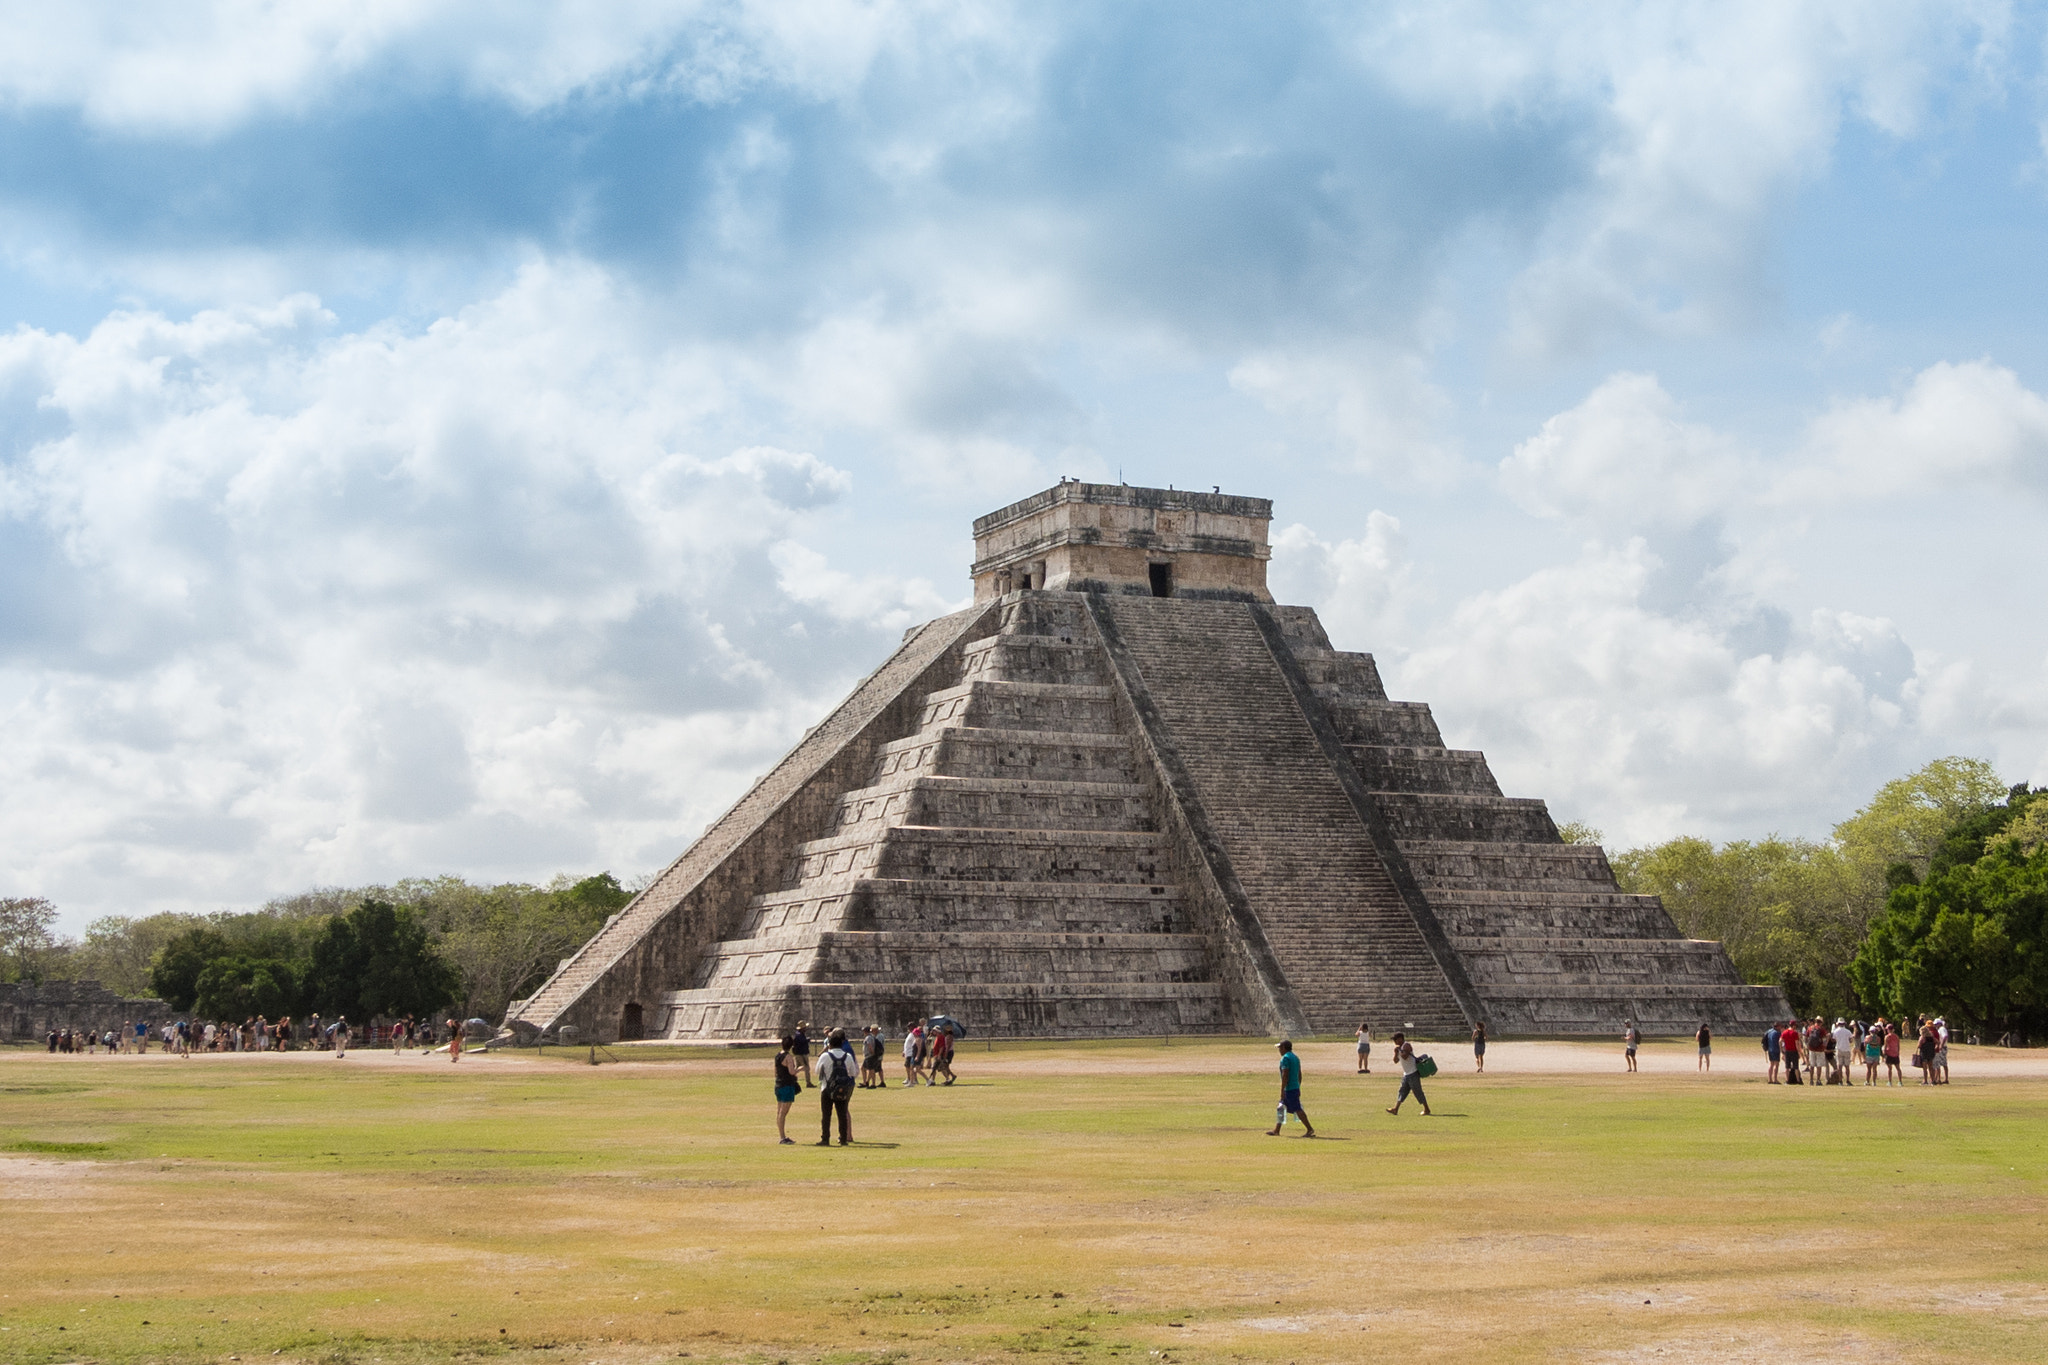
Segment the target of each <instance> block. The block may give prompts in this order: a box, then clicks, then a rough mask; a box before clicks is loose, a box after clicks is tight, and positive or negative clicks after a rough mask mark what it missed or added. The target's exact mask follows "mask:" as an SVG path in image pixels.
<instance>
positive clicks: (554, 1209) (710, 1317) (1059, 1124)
mask: <svg viewBox="0 0 2048 1365" xmlns="http://www.w3.org/2000/svg"><path fill="white" fill-rule="evenodd" d="M1522 1046H1526V1047H1528V1048H1530V1049H1531V1051H1530V1052H1529V1053H1528V1054H1527V1055H1526V1056H1524V1055H1523V1054H1522V1053H1520V1052H1518V1047H1522ZM1436 1051H1437V1053H1438V1056H1439V1058H1440V1059H1443V1060H1445V1061H1446V1074H1445V1075H1443V1076H1440V1077H1439V1078H1437V1079H1436V1080H1435V1081H1433V1082H1432V1083H1431V1091H1432V1094H1431V1098H1432V1100H1433V1101H1434V1104H1435V1107H1436V1109H1437V1117H1434V1118H1429V1119H1424V1118H1422V1117H1421V1116H1420V1114H1419V1112H1417V1111H1416V1110H1415V1108H1414V1107H1413V1106H1412V1105H1411V1106H1410V1107H1409V1109H1407V1110H1405V1111H1404V1112H1403V1114H1402V1115H1401V1116H1400V1117H1399V1118H1398V1119H1395V1118H1389V1117H1388V1116H1387V1115H1386V1114H1385V1113H1383V1112H1382V1109H1383V1107H1384V1106H1385V1105H1386V1104H1387V1103H1389V1102H1390V1101H1391V1099H1392V1090H1393V1086H1392V1084H1391V1083H1390V1081H1389V1080H1388V1078H1386V1077H1385V1076H1382V1075H1379V1074H1375V1075H1373V1076H1372V1077H1369V1078H1360V1077H1355V1076H1353V1075H1351V1074H1349V1073H1350V1071H1351V1065H1350V1061H1349V1056H1348V1049H1347V1048H1344V1047H1343V1046H1341V1045H1323V1046H1317V1047H1314V1048H1309V1049H1305V1053H1306V1055H1307V1058H1308V1063H1309V1067H1308V1071H1309V1075H1308V1085H1307V1090H1306V1093H1305V1098H1306V1101H1307V1104H1308V1108H1309V1110H1310V1113H1311V1115H1312V1116H1313V1117H1314V1119H1315V1121H1316V1123H1317V1126H1318V1128H1319V1129H1320V1130H1321V1131H1322V1132H1323V1133H1325V1134H1327V1137H1326V1138H1318V1139H1317V1140H1315V1141H1307V1140H1303V1139H1301V1138H1300V1137H1299V1136H1297V1135H1298V1133H1299V1131H1300V1130H1299V1129H1298V1128H1293V1127H1290V1129H1289V1130H1288V1135H1287V1136H1285V1137H1283V1138H1268V1137H1265V1136H1263V1135H1262V1128H1263V1127H1264V1126H1266V1125H1269V1124H1270V1123H1271V1120H1272V1114H1273V1094H1274V1082H1273V1081H1272V1080H1271V1079H1269V1077H1268V1074H1267V1072H1268V1068H1269V1067H1270V1066H1271V1064H1272V1052H1271V1049H1270V1047H1269V1046H1268V1045H1266V1044H1262V1043H1259V1042H1256V1041H1250V1042H1232V1043H1203V1044H1198V1045H1183V1044H1181V1043H1176V1044H1175V1045H1174V1046H1173V1047H1171V1048H1161V1047H1159V1046H1158V1045H1157V1044H1148V1045H1128V1046H1092V1047H1071V1048H1069V1047H1054V1046H1039V1047H1025V1046H1012V1047H1003V1048H999V1049H998V1050H997V1051H996V1052H994V1053H993V1054H987V1053H982V1052H979V1051H973V1050H970V1051H968V1052H966V1053H964V1054H963V1057H962V1060H961V1072H962V1081H961V1083H960V1084H959V1085H957V1086H954V1087H952V1088H950V1089H939V1090H925V1089H920V1090H918V1091H916V1092H905V1091H903V1090H900V1089H894V1088H892V1089H890V1090H888V1091H886V1092H880V1093H868V1092H863V1093H861V1094H860V1095H859V1096H858V1097H857V1098H856V1100H855V1103H854V1110H855V1122H856V1134H855V1136H856V1137H857V1138H858V1139H861V1140H862V1141H861V1145H859V1146H856V1147H854V1148H851V1149H844V1148H838V1147H834V1148H833V1149H831V1150H830V1151H823V1150H820V1149H818V1148H816V1147H813V1146H810V1145H808V1144H809V1143H810V1142H812V1141H814V1140H815V1139H816V1136H817V1133H816V1123H817V1108H816V1102H815V1099H814V1098H813V1097H812V1092H806V1095H805V1097H804V1099H803V1100H802V1101H800V1102H799V1104H798V1107H797V1109H796V1111H795V1112H794V1113H793V1115H792V1120H791V1136H793V1137H798V1138H799V1139H800V1140H801V1141H802V1142H803V1143H804V1144H805V1145H800V1146H795V1147H780V1146H777V1145H776V1144H775V1142H774V1130H773V1105H772V1101H770V1100H769V1097H768V1095H767V1085H766V1081H765V1073H766V1069H767V1058H766V1056H765V1054H739V1055H733V1054H726V1053H720V1054H710V1055H687V1054H685V1055H680V1056H678V1055H676V1054H662V1053H639V1052H635V1053H632V1054H630V1055H631V1056H632V1057H633V1060H632V1061H631V1062H630V1063H629V1064H627V1065H619V1066H610V1065H607V1066H601V1067H591V1066H588V1065H585V1064H582V1060H581V1056H580V1055H579V1054H571V1055H568V1056H559V1055H555V1054H550V1055H549V1056H548V1057H547V1058H545V1059H534V1058H532V1057H530V1056H528V1057H523V1058H508V1057H505V1056H502V1055H492V1056H488V1057H471V1058H469V1059H466V1060H465V1061H464V1062H463V1064H462V1065H461V1066H459V1067H455V1066H450V1065H448V1064H447V1062H446V1061H445V1060H444V1059H431V1060H429V1059H419V1058H408V1059H402V1060H399V1059H390V1058H388V1057H382V1056H371V1057H362V1056H356V1057H351V1058H349V1059H348V1060H347V1061H344V1062H339V1063H337V1062H336V1061H334V1060H333V1059H332V1058H324V1057H305V1058H288V1057H240V1058H218V1057H210V1058H197V1059H194V1060H192V1061H190V1062H180V1061H176V1060H174V1059H170V1058H164V1057H158V1056H150V1057H146V1058H125V1057H124V1058H104V1057H102V1058H95V1059H70V1058H52V1057H49V1056H47V1055H45V1054H42V1053H36V1052H6V1053H0V1229H4V1233H5V1237H4V1242H0V1248H4V1249H0V1361H7V1362H66V1361H108V1362H127V1361H186V1360H209V1361H214V1360H226V1359H235V1358H239V1359H240V1360H242V1361H267V1360H278V1361H323V1362H324V1361H334V1362H343V1361H347V1362H366V1363H368V1362H391V1363H392V1365H397V1363H398V1362H411V1361H420V1360H445V1359H457V1358H476V1357H482V1358H491V1359H505V1360H520V1361H525V1360H548V1361H575V1362H579V1365H580V1362H589V1361H604V1362H613V1361H619V1362H637V1361H643V1360H654V1359H676V1358H678V1357H683V1356H688V1357H690V1358H692V1359H693V1360H698V1361H705V1360H711V1361H726V1360H732V1361H760V1362H776V1361H792V1362H795V1361H803V1362H813V1361H834V1362H856V1361H860V1362H864V1361H906V1362H908V1361H955V1360H993V1359H1013V1358H1029V1359H1033V1360H1043V1361H1047V1362H1052V1361H1061V1360H1084V1361H1105V1360H1129V1361H1145V1362H1148V1363H1149V1362H1151V1361H1158V1360H1172V1361H1188V1362H1197V1361H1212V1360H1214V1361H1221V1360H1246V1361H1276V1362H1285V1361H1351V1360H1358V1359H1362V1358H1370V1357H1377V1356H1381V1355H1392V1354H1398V1355H1400V1356H1401V1357H1403V1358H1416V1359H1423V1360H1435V1359H1443V1360H1459V1361H1471V1360H1516V1361H1519V1360H1551V1359H1561V1360H1621V1361H1634V1360H1644V1361H1649V1360H1658V1361H1677V1360H1715V1361H1725V1360H1737V1361H1741V1360H1757V1361H1766V1360H1767V1361H1788V1360H1807V1359H1811V1360H1831V1361H1833V1360H1851V1361H1854V1360H1904V1361H1958V1362H1987V1361H2021V1360H2042V1359H2048V1223H2044V1217H2043V1215H2044V1213H2048V1202H2044V1178H2048V1124H2044V1118H2048V1066H2044V1067H2042V1068H2040V1069H2039V1072H2038V1074H2028V1069H2027V1068H2024V1067H2022V1068H2021V1069H2020V1074H2012V1075H2007V1076H2004V1077H1999V1078H1983V1077H1978V1078H1976V1079H1973V1078H1972V1073H1971V1065H1972V1060H1971V1059H1972V1056H1973V1054H1976V1055H1981V1056H1983V1057H1985V1058H1990V1057H1992V1055H1993V1054H1990V1053H1988V1052H1983V1053H1978V1050H1971V1049H1959V1050H1958V1053H1957V1061H1956V1065H1955V1071H1956V1077H1957V1083H1956V1084H1955V1085H1952V1086H1950V1087H1947V1088H1945V1089H1928V1088H1923V1087H1918V1086H1909V1087H1907V1088H1905V1089H1900V1090H1882V1089H1880V1090H1863V1089H1855V1090H1849V1091H1843V1090H1839V1089H1836V1090H1800V1091H1788V1090H1786V1089H1785V1088H1783V1087H1777V1088H1771V1087H1766V1086H1764V1085H1763V1084H1761V1079H1760V1076H1759V1075H1758V1074H1757V1073H1758V1071H1759V1066H1758V1065H1757V1064H1755V1063H1752V1062H1751V1060H1750V1058H1749V1057H1748V1055H1747V1054H1746V1053H1745V1052H1740V1051H1734V1050H1733V1049H1730V1051H1733V1052H1734V1055H1732V1056H1724V1057H1723V1058H1721V1059H1720V1060H1721V1064H1722V1066H1723V1068H1724V1070H1723V1071H1722V1072H1721V1073H1718V1074H1717V1075H1715V1076H1714V1077H1712V1078H1709V1079H1700V1078H1697V1077H1695V1076H1694V1075H1693V1074H1692V1070H1691V1065H1692V1064H1691V1059H1690V1057H1689V1055H1687V1054H1686V1053H1684V1052H1683V1051H1682V1050H1681V1049H1680V1048H1679V1047H1677V1046H1676V1045H1669V1046H1663V1047H1652V1048H1650V1049H1648V1050H1647V1053H1646V1059H1647V1060H1646V1065H1647V1067H1648V1068H1649V1069H1648V1071H1647V1072H1646V1074H1643V1075H1641V1076H1637V1077H1632V1078H1631V1077H1624V1076H1622V1075H1621V1074H1619V1070H1618V1061H1617V1060H1615V1059H1614V1058H1613V1057H1612V1056H1611V1054H1612V1051H1613V1049H1611V1048H1594V1047H1591V1046H1590V1045H1588V1047H1587V1048H1586V1049H1585V1050H1584V1051H1583V1052H1581V1053H1578V1054H1576V1055H1577V1056H1579V1057H1580V1058H1581V1059H1582V1060H1581V1063H1580V1065H1597V1066H1599V1067H1602V1068H1609V1067H1612V1068H1614V1069H1613V1070H1611V1071H1609V1070H1602V1071H1600V1072H1597V1073H1592V1074H1587V1073H1584V1072H1583V1071H1581V1072H1577V1073H1575V1072H1574V1071H1573V1070H1572V1069H1571V1068H1570V1067H1566V1068H1563V1069H1559V1070H1553V1071H1550V1072H1545V1073H1532V1072H1531V1071H1530V1070H1528V1069H1527V1067H1530V1066H1534V1065H1537V1064H1539V1063H1541V1064H1546V1065H1547V1064H1553V1063H1554V1062H1555V1059H1556V1057H1557V1056H1559V1055H1562V1054H1565V1053H1569V1052H1571V1049H1564V1048H1559V1047H1556V1046H1555V1045H1552V1046H1551V1047H1549V1048H1548V1050H1547V1051H1544V1056H1545V1057H1548V1058H1549V1059H1550V1060H1549V1062H1542V1061H1541V1059H1540V1058H1538V1057H1537V1055H1536V1054H1537V1052H1538V1051H1543V1049H1541V1048H1540V1047H1539V1046H1538V1045H1517V1044H1513V1043H1497V1044H1496V1045H1495V1048H1494V1051H1493V1055H1492V1056H1491V1057H1490V1058H1489V1065H1490V1066H1491V1067H1492V1068H1493V1069H1494V1071H1495V1074H1492V1075H1488V1076H1486V1077H1483V1078H1475V1077H1472V1076H1470V1075H1469V1074H1462V1073H1465V1072H1468V1071H1469V1067H1470V1059H1469V1056H1467V1055H1465V1053H1464V1052H1463V1050H1462V1049H1459V1048H1456V1047H1454V1046H1452V1045H1442V1046H1440V1047H1438V1048H1437V1049H1436ZM2003 1056H2004V1057H2005V1058H2006V1059H2011V1058H2012V1057H2013V1054H2003ZM2027 1060H2031V1058H2030V1057H2029V1058H2028V1059H2027ZM1518 1062H1520V1063H1523V1064H1524V1066H1525V1069H1524V1070H1522V1071H1519V1072H1518V1071H1517V1069H1516V1068H1517V1064H1518ZM359 1063H360V1064H359ZM2009 1069H2010V1068H2009ZM1731 1073H1732V1074H1731Z"/></svg>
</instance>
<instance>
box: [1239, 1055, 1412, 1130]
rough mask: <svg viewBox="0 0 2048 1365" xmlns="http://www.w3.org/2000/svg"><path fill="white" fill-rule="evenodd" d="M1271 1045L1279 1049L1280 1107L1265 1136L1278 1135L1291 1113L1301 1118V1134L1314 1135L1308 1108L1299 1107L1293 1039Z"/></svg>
mask: <svg viewBox="0 0 2048 1365" xmlns="http://www.w3.org/2000/svg"><path fill="white" fill-rule="evenodd" d="M1394 1036H1395V1037H1397V1038H1398V1037H1400V1035H1399V1034H1395V1035H1394ZM1273 1046H1274V1047H1277V1048H1279V1049H1280V1108H1279V1109H1278V1110H1277V1111H1276V1112H1275V1113H1274V1115H1273V1126H1272V1127H1271V1128H1269V1129H1267V1130H1266V1136H1267V1137H1279V1136H1280V1129H1281V1127H1282V1126H1283V1125H1285V1124H1286V1122H1287V1116H1288V1115H1289V1114H1293V1115H1295V1116H1296V1117H1298V1118H1299V1119H1300V1120H1301V1126H1302V1128H1303V1129H1304V1130H1305V1131H1304V1132H1303V1133H1302V1136H1303V1137H1314V1136H1315V1135H1316V1126H1315V1125H1314V1124H1313V1123H1310V1122H1309V1121H1308V1110H1306V1109H1304V1108H1302V1107H1301V1058H1300V1057H1298V1056H1296V1055H1295V1053H1294V1040H1293V1039H1292V1038H1282V1039H1281V1040H1280V1041H1279V1042H1277V1043H1275V1044H1273Z"/></svg>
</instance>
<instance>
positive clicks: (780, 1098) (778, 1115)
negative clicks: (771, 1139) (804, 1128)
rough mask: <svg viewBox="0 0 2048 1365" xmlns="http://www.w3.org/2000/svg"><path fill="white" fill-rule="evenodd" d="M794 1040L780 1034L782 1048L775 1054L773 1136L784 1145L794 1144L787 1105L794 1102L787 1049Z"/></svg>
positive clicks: (793, 1077) (795, 1087) (793, 1074)
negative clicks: (790, 1131) (790, 1132)
mask: <svg viewBox="0 0 2048 1365" xmlns="http://www.w3.org/2000/svg"><path fill="white" fill-rule="evenodd" d="M795 1041H796V1040H795V1039H794V1038H792V1037H791V1036H790V1035H789V1034H787V1033H785V1034H783V1035H782V1050H781V1051H779V1052H777V1053H776V1054H775V1136H776V1137H777V1138H778V1139H780V1141H781V1145H782V1146H784V1147H793V1146H795V1145H796V1139H795V1138H793V1137H791V1136H790V1135H789V1107H790V1106H791V1105H793V1104H795V1103H796V1092H797V1089H798V1087H797V1083H796V1071H795V1069H794V1068H793V1067H792V1066H791V1065H790V1056H789V1049H790V1045H791V1044H793V1043H794V1042H795Z"/></svg>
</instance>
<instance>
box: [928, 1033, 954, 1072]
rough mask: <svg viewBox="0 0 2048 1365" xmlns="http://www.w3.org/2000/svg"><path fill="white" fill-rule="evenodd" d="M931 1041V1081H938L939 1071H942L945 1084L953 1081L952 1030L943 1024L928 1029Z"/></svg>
mask: <svg viewBox="0 0 2048 1365" xmlns="http://www.w3.org/2000/svg"><path fill="white" fill-rule="evenodd" d="M929 1032H930V1037H931V1041H932V1074H931V1083H932V1084H933V1085H937V1084H938V1083H939V1073H940V1072H944V1073H945V1076H946V1084H947V1085H951V1084H952V1083H953V1079H954V1077H953V1030H951V1029H949V1028H945V1027H943V1026H941V1027H939V1028H935V1029H932V1030H930V1031H929Z"/></svg>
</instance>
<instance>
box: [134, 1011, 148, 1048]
mask: <svg viewBox="0 0 2048 1365" xmlns="http://www.w3.org/2000/svg"><path fill="white" fill-rule="evenodd" d="M135 1050H136V1051H137V1052H138V1053H142V1052H147V1051H149V1021H148V1020H147V1019H145V1020H142V1021H141V1022H139V1023H137V1024H136V1025H135Z"/></svg>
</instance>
